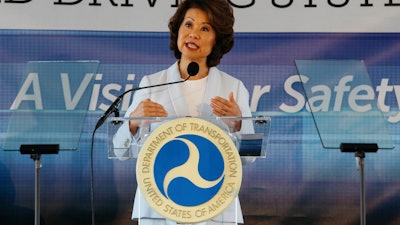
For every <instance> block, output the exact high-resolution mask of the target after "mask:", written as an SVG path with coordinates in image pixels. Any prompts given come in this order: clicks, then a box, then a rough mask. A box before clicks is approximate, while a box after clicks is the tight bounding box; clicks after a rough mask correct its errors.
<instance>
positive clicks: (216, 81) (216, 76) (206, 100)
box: [200, 67, 222, 117]
mask: <svg viewBox="0 0 400 225" xmlns="http://www.w3.org/2000/svg"><path fill="white" fill-rule="evenodd" d="M221 85H222V84H221V74H220V72H219V70H218V69H217V68H216V67H211V68H210V71H209V72H208V80H207V86H206V91H205V93H204V97H203V104H202V107H201V111H200V115H201V116H204V117H207V116H212V115H213V113H212V108H211V106H210V103H211V99H212V98H214V97H215V96H217V95H219V93H220V90H221Z"/></svg>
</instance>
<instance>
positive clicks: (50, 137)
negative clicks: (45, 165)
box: [2, 61, 99, 225]
mask: <svg viewBox="0 0 400 225" xmlns="http://www.w3.org/2000/svg"><path fill="white" fill-rule="evenodd" d="M98 65H99V62H98V61H32V62H28V63H27V64H26V76H25V77H24V82H23V84H22V85H21V87H20V91H19V93H18V95H17V96H16V98H15V100H14V102H13V104H12V106H11V109H12V110H11V118H10V121H9V123H8V128H7V133H6V135H5V139H4V143H3V145H2V149H3V150H5V151H19V152H20V153H21V154H28V155H30V157H31V158H32V159H33V160H34V162H35V223H34V224H35V225H39V224H40V169H41V167H42V165H41V162H40V158H41V155H43V154H58V152H59V150H76V149H77V147H78V143H79V139H80V136H81V133H82V129H83V123H84V121H85V119H86V113H87V111H88V108H89V103H90V97H91V94H92V88H93V83H94V75H95V74H96V73H97V68H98Z"/></svg>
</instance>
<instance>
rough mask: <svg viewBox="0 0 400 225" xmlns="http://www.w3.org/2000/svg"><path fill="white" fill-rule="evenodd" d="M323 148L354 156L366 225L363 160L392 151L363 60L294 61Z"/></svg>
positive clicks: (363, 221) (362, 222)
mask: <svg viewBox="0 0 400 225" xmlns="http://www.w3.org/2000/svg"><path fill="white" fill-rule="evenodd" d="M295 63H296V67H297V70H298V72H299V76H300V80H301V83H302V85H303V89H304V92H305V94H306V97H307V101H308V102H307V103H308V109H309V110H310V111H311V113H312V116H313V119H314V123H315V126H316V128H317V131H318V134H319V136H320V139H321V142H322V145H323V147H324V148H326V149H340V150H341V151H342V152H353V153H355V156H356V159H357V161H358V163H357V164H358V165H357V166H358V168H359V170H360V177H361V187H360V189H361V190H360V198H361V199H360V223H361V224H362V225H365V224H366V221H365V217H366V216H365V185H364V158H365V153H367V152H376V151H378V149H393V148H394V144H393V141H392V138H391V135H390V133H389V131H388V128H387V124H386V120H385V119H384V116H383V113H382V112H381V111H380V110H379V106H378V101H377V98H376V96H375V91H374V88H373V87H372V85H371V81H370V78H369V75H368V72H367V69H366V67H365V65H364V62H363V61H362V60H296V61H295Z"/></svg>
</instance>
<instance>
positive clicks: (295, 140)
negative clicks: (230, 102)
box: [0, 30, 400, 225]
mask: <svg viewBox="0 0 400 225" xmlns="http://www.w3.org/2000/svg"><path fill="white" fill-rule="evenodd" d="M399 40H400V34H398V33H237V34H236V36H235V47H234V49H233V50H232V51H231V52H230V53H228V54H227V55H226V56H224V58H223V59H222V62H221V65H219V68H220V69H221V70H223V71H225V72H227V73H229V74H231V75H233V76H235V77H237V78H239V79H241V80H242V81H243V82H244V84H245V85H246V87H247V88H248V89H249V91H250V96H251V99H250V102H249V104H250V105H251V109H252V111H253V112H254V113H259V112H263V113H266V114H267V115H269V116H271V118H272V126H271V134H270V141H269V145H268V149H267V157H266V158H265V159H258V160H256V162H255V163H253V164H251V165H247V166H244V167H243V183H242V188H241V191H240V193H239V197H240V200H241V205H242V209H243V213H244V216H245V221H248V222H249V224H252V223H254V224H255V223H256V221H262V222H261V223H262V224H265V223H268V222H270V223H271V224H314V223H323V224H338V225H339V224H340V225H344V224H349V225H350V224H357V223H358V221H359V207H360V205H359V183H360V177H359V171H358V170H357V168H356V163H355V157H354V154H348V153H341V152H340V150H332V149H329V150H328V149H324V148H323V147H322V144H321V141H320V139H319V136H318V132H317V130H316V127H315V125H314V122H313V118H312V115H311V113H310V111H309V110H308V109H307V107H306V105H307V104H306V96H305V94H304V92H303V90H302V84H301V80H300V79H299V76H298V75H299V74H298V71H297V69H296V65H295V60H323V59H335V60H336V59H339V60H363V61H364V62H365V65H366V68H367V71H368V73H369V76H370V79H371V82H372V88H371V89H372V90H374V92H375V95H376V97H377V99H378V104H379V107H380V110H381V111H382V112H383V114H384V116H385V121H386V124H387V127H388V130H389V133H390V135H391V137H392V139H393V141H394V144H395V148H394V149H393V150H379V151H378V152H377V153H372V154H367V156H366V165H365V167H366V189H367V199H366V203H367V221H368V223H371V224H399V223H400V208H399V207H398V206H399V205H400V185H399V182H400V167H399V166H398V162H399V160H400V153H399V147H398V146H399V145H400V126H399V124H400V122H399V121H400V110H399V108H400V45H399ZM168 46H169V34H168V33H165V32H154V33H153V32H100V31H98V32H95V31H40V30H39V31H38V30H37V31H33V30H2V31H0V85H1V88H0V94H1V96H2V101H0V112H1V118H0V122H1V125H0V141H1V143H3V141H4V137H5V134H6V130H7V126H8V122H9V119H10V118H11V109H12V105H13V103H15V102H20V101H22V102H24V101H31V100H26V99H25V100H24V99H18V98H17V96H18V95H19V94H21V93H20V92H21V89H20V87H21V85H22V84H23V83H24V82H25V81H24V80H23V78H24V77H25V75H26V74H24V72H25V69H26V63H27V62H28V61H43V60H54V61H60V60H99V61H100V66H99V69H98V73H97V74H96V76H95V78H94V79H95V81H94V85H93V91H92V94H91V99H90V106H89V113H88V114H87V118H86V121H85V123H84V127H83V133H82V134H81V139H80V142H79V147H78V149H77V150H76V151H61V152H60V153H59V154H58V155H51V156H50V155H44V156H43V157H42V165H43V167H42V169H41V171H42V176H41V183H42V186H41V187H42V196H41V197H42V204H41V213H42V217H43V220H44V221H45V222H46V224H77V225H78V224H88V223H89V222H90V212H91V208H90V191H91V190H90V180H91V177H90V170H91V168H90V160H91V154H90V146H91V135H92V132H93V129H94V126H95V124H96V122H97V120H98V119H99V117H100V116H101V115H102V114H103V112H104V110H106V109H107V108H108V107H109V105H110V104H111V103H112V101H114V99H115V98H116V96H118V95H119V94H121V93H122V92H123V91H125V90H128V89H130V88H132V87H137V86H138V83H139V81H140V79H141V77H142V76H143V75H146V74H151V73H154V72H157V71H159V70H161V69H165V68H167V67H168V66H169V65H170V64H172V63H174V62H175V58H174V57H173V52H171V51H170V50H169V48H168ZM337 82H339V80H338V81H337ZM51 85H52V84H50V83H46V82H45V81H40V86H41V87H42V88H46V87H48V86H51ZM321 85H322V84H321ZM348 85H349V87H350V88H353V86H352V85H353V83H351V82H349V83H348ZM29 93H30V92H29ZM22 96H23V95H22ZM131 97H132V95H131V94H128V95H126V96H125V97H124V99H123V101H122V102H121V110H122V111H124V110H126V109H127V107H128V106H129V102H130V99H131ZM328 97H329V98H330V100H331V101H332V102H333V101H335V98H337V97H338V96H337V95H336V94H335V92H334V91H333V90H332V92H331V95H330V96H328ZM345 100H346V99H344V101H345ZM56 122H59V121H56ZM93 160H94V172H95V173H94V182H95V209H96V219H97V224H117V223H118V224H121V223H124V224H130V223H131V222H130V213H131V210H132V203H133V196H134V193H135V190H136V182H135V171H134V168H135V160H128V161H115V160H109V159H107V135H106V130H105V128H104V127H102V128H100V129H99V130H98V131H97V133H96V136H95V142H94V156H93ZM0 180H1V183H0V195H1V196H0V199H1V200H0V215H1V218H7V219H6V221H8V220H10V221H22V220H24V219H26V220H27V221H31V220H30V219H32V222H33V217H32V216H33V210H34V201H33V199H34V198H33V194H34V163H33V161H32V159H30V158H29V156H27V155H21V154H20V153H19V152H18V151H4V150H1V151H0ZM3 215H7V217H5V216H4V217H3ZM14 224H15V223H14ZM246 224H247V222H246Z"/></svg>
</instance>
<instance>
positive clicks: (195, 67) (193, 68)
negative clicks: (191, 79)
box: [187, 62, 199, 76]
mask: <svg viewBox="0 0 400 225" xmlns="http://www.w3.org/2000/svg"><path fill="white" fill-rule="evenodd" d="M187 72H188V74H189V75H190V76H196V74H197V73H198V72H199V64H197V63H196V62H191V63H189V65H188V67H187Z"/></svg>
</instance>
